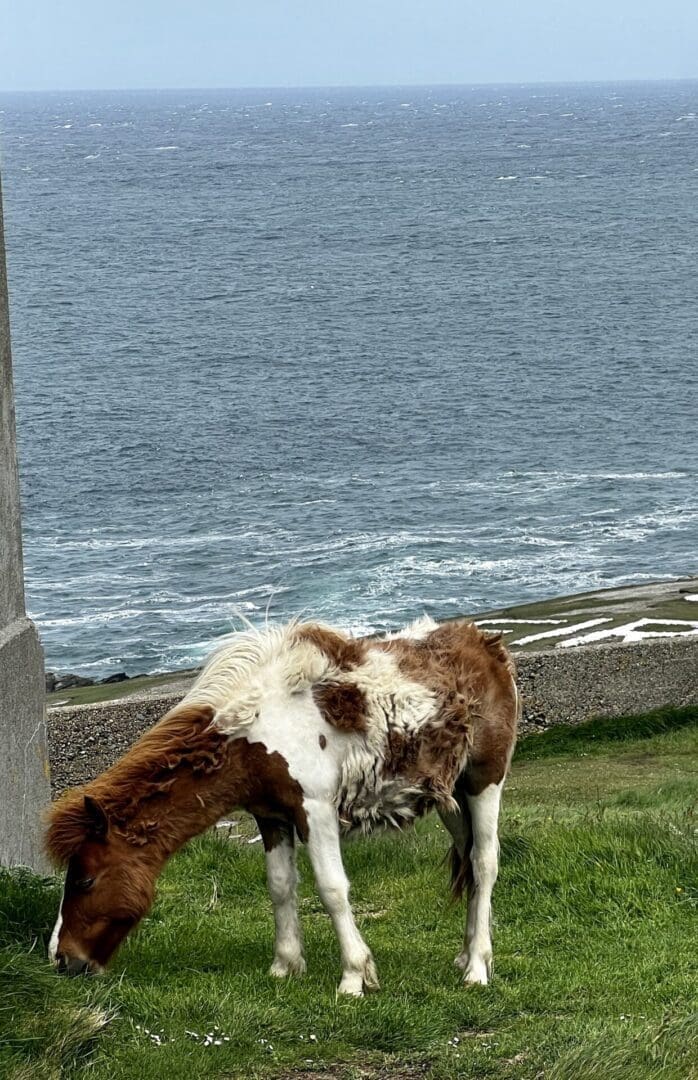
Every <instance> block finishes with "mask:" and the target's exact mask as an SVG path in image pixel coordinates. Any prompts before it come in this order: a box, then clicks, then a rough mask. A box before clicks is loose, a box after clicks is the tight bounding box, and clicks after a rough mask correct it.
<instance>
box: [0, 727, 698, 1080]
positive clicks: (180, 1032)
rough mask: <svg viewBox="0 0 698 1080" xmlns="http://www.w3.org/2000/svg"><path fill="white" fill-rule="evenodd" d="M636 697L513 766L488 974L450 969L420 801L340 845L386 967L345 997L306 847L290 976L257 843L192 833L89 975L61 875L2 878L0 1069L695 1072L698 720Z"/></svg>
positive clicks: (113, 1078)
mask: <svg viewBox="0 0 698 1080" xmlns="http://www.w3.org/2000/svg"><path fill="white" fill-rule="evenodd" d="M673 712H674V714H677V713H678V714H681V715H683V713H682V712H681V711H680V710H679V711H677V710H674V711H673ZM652 716H653V717H654V718H650V719H647V718H644V719H643V721H642V724H641V725H638V724H637V722H636V720H633V721H632V722H631V721H628V723H629V724H631V726H632V730H633V735H632V736H630V735H627V737H626V734H623V735H622V737H618V734H617V733H618V732H619V731H621V730H623V731H624V732H625V731H626V729H625V728H624V726H623V725H620V726H618V723H617V722H614V725H615V728H612V729H608V731H607V734H608V736H609V737H608V738H605V739H603V740H602V739H601V738H600V737H599V729H598V728H595V729H593V731H592V734H593V739H592V740H591V743H590V744H588V745H592V746H593V748H594V749H593V753H591V752H587V751H586V750H584V749H582V746H583V744H582V743H581V742H580V741H579V737H578V735H577V734H576V733H575V732H574V731H569V729H568V735H569V737H570V739H569V748H568V750H567V752H565V751H564V749H563V747H562V745H561V744H560V742H559V741H558V742H557V743H556V746H555V750H554V753H551V754H550V755H549V756H543V757H541V758H540V759H536V758H530V759H526V758H524V759H523V760H518V761H515V763H514V767H513V771H512V777H511V782H510V785H509V791H508V793H507V796H506V798H505V806H504V813H503V822H502V830H501V833H502V861H501V872H500V879H499V882H498V885H497V888H496V890H495V898H494V912H495V926H494V941H495V962H496V967H495V975H494V979H493V981H492V983H491V985H490V986H488V987H486V988H472V989H465V988H464V987H463V986H462V984H461V982H460V977H459V974H458V973H457V972H456V970H455V969H454V967H453V964H452V961H453V957H454V956H455V954H456V953H457V952H458V951H459V949H460V943H461V940H462V935H463V912H462V910H461V909H460V908H459V907H458V906H457V905H451V904H450V903H449V900H448V896H447V888H446V871H445V869H444V867H443V866H441V865H440V864H441V861H442V857H443V855H444V854H445V852H446V850H447V848H448V837H447V835H446V833H445V831H444V829H443V827H442V826H441V825H440V823H439V821H438V820H437V819H435V818H431V819H428V820H425V821H423V822H420V823H419V824H418V826H417V827H416V828H415V829H414V830H412V831H411V832H409V833H406V834H404V835H397V836H394V835H384V836H378V837H374V838H371V839H368V840H358V841H356V842H354V843H351V844H348V845H347V846H346V848H345V863H346V868H347V872H348V875H349V877H350V879H351V881H352V901H353V906H354V910H355V913H356V917H357V922H358V924H359V926H360V928H361V931H362V933H363V934H364V935H365V937H366V939H367V941H368V942H369V944H370V945H371V947H372V949H373V950H374V953H375V955H376V960H377V963H378V969H379V974H380V977H381V984H382V991H381V993H379V994H377V995H372V996H370V997H367V998H366V999H364V1000H359V1001H355V1000H345V999H342V998H338V997H337V996H336V987H337V983H338V980H339V950H338V947H337V942H336V939H335V936H334V934H333V932H332V929H331V926H330V924H329V920H328V919H327V917H326V915H325V914H324V912H323V910H322V906H321V904H320V902H319V900H318V898H317V896H316V894H315V891H314V889H313V887H312V881H311V874H310V869H309V866H308V863H307V860H306V858H305V855H304V853H301V858H300V869H301V875H302V884H301V889H300V911H301V920H302V923H303V928H304V933H305V939H306V956H307V961H308V974H307V976H306V977H305V978H303V979H294V980H290V981H286V982H278V981H276V980H274V979H272V978H271V977H270V976H269V975H268V974H267V969H268V965H269V962H270V959H271V952H272V942H273V919H272V914H271V908H270V904H269V901H268V898H267V894H266V883H265V875H264V860H263V858H262V857H261V852H260V850H259V846H258V845H253V846H248V845H247V844H245V843H242V844H240V843H235V842H233V841H230V840H228V839H226V838H224V837H223V836H221V835H220V834H218V833H211V834H208V835H206V836H203V837H200V838H198V839H197V840H195V841H193V842H192V843H191V844H189V845H188V846H187V847H186V848H185V849H184V850H183V851H182V852H181V853H180V854H179V855H178V856H177V857H176V858H175V859H173V860H172V861H171V862H170V863H169V864H168V866H167V868H166V871H165V873H164V874H163V876H162V878H161V881H160V887H159V895H158V900H157V903H156V905H155V907H154V909H153V911H152V912H151V914H150V916H149V917H148V918H147V920H145V922H144V924H143V926H142V927H141V929H140V931H139V932H138V933H137V934H136V935H134V936H133V937H132V938H131V939H130V940H129V941H128V942H127V943H126V945H125V946H124V948H123V950H122V951H121V953H120V954H119V955H118V957H117V959H116V962H115V964H114V966H113V969H112V971H111V973H110V974H108V975H107V976H106V977H104V978H103V979H75V980H65V979H61V978H60V977H58V976H56V975H54V973H53V972H52V971H51V970H50V969H49V967H48V965H47V964H46V961H45V952H44V949H45V942H46V939H47V938H48V934H49V932H50V928H51V925H52V923H53V919H54V917H55V909H56V908H57V905H58V896H59V887H58V885H57V883H56V882H54V881H52V880H41V879H37V878H32V877H31V875H28V874H24V873H8V872H5V873H3V874H2V875H0V971H1V972H2V974H0V1076H2V1077H3V1078H4V1077H5V1076H7V1077H8V1078H11V1080H29V1078H30V1077H31V1078H32V1080H33V1078H35V1077H38V1078H39V1080H44V1078H50V1080H54V1078H55V1080H63V1078H64V1077H65V1078H70V1080H73V1078H75V1080H87V1078H88V1077H89V1078H90V1080H132V1078H134V1077H138V1080H161V1078H162V1077H167V1078H168V1080H179V1078H181V1080H191V1078H192V1077H197V1078H199V1077H201V1078H216V1080H223V1078H225V1080H233V1078H237V1077H244V1078H246V1080H262V1078H277V1080H281V1078H285V1080H289V1078H295V1077H297V1078H299V1080H300V1078H301V1077H303V1076H306V1077H307V1078H308V1080H332V1078H343V1080H355V1078H358V1077H361V1078H362V1080H387V1078H388V1077H392V1078H403V1080H407V1078H410V1080H411V1078H413V1077H430V1078H433V1080H447V1078H453V1077H463V1078H465V1077H475V1076H477V1077H482V1078H488V1080H490V1078H491V1080H532V1078H534V1077H544V1078H545V1080H573V1078H574V1080H581V1078H585V1080H586V1078H587V1077H588V1078H590V1080H595V1078H597V1077H598V1078H599V1080H601V1077H602V1076H603V1078H604V1080H607V1078H608V1080H654V1078H658V1080H695V1077H696V1073H695V1063H696V1060H697V1059H698V1058H697V1051H698V1047H697V1046H696V1039H697V1037H698V1035H697V1030H698V1029H696V1027H695V1026H694V1025H695V1017H694V1015H693V1014H694V1013H695V985H696V975H697V974H698V972H697V962H696V956H697V950H696V939H695V923H696V906H697V903H698V855H697V852H696V819H695V809H694V807H693V802H694V799H695V790H696V785H695V783H691V782H690V781H691V777H692V776H694V774H695V770H696V768H698V766H697V764H696V758H697V756H698V755H696V747H697V742H698V738H697V734H698V729H697V728H696V727H695V726H693V727H691V726H689V724H688V721H686V723H684V722H683V720H682V721H681V722H680V723H679V722H675V721H676V715H674V718H673V719H671V718H669V720H668V721H667V722H664V721H662V723H663V724H664V726H663V727H661V728H658V726H657V718H656V714H652ZM627 730H628V731H629V730H630V728H628V729H627ZM614 731H615V734H614ZM642 732H645V733H646V734H644V735H643V734H642ZM541 738H544V736H537V737H536V739H541ZM691 1070H693V1071H691Z"/></svg>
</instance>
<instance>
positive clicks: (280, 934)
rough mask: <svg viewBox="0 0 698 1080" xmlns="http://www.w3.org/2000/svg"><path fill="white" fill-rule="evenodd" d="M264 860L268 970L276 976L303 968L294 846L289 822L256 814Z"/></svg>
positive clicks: (300, 973)
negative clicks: (271, 928)
mask: <svg viewBox="0 0 698 1080" xmlns="http://www.w3.org/2000/svg"><path fill="white" fill-rule="evenodd" d="M256 820H257V825H258V826H259V831H260V833H261V834H262V840H263V842H264V850H265V855H266V863H267V884H268V886H269V895H270V896H271V902H272V904H273V905H274V923H275V925H276V938H275V942H274V960H273V962H272V965H271V968H270V973H271V974H272V975H276V976H277V978H284V977H285V976H286V975H302V974H303V972H304V971H305V960H304V959H303V939H302V936H301V929H300V924H299V922H298V904H297V899H296V886H297V884H298V872H297V870H296V849H295V844H294V840H295V836H294V831H293V825H291V824H290V823H287V822H282V821H276V820H272V819H270V818H259V817H258V818H257V819H256Z"/></svg>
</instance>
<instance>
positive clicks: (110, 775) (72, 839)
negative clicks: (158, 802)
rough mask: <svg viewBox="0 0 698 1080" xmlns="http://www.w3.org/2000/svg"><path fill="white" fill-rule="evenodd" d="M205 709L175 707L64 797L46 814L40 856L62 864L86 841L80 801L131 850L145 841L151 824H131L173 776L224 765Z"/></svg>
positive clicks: (220, 738) (221, 738)
mask: <svg viewBox="0 0 698 1080" xmlns="http://www.w3.org/2000/svg"><path fill="white" fill-rule="evenodd" d="M212 719H213V710H212V709H211V708H210V707H208V706H206V705H198V706H197V705H182V704H180V705H178V706H176V708H174V709H173V710H172V711H171V712H169V713H168V714H167V715H166V716H164V717H163V719H162V720H161V721H160V722H159V723H158V724H156V725H155V727H153V728H151V729H150V730H149V731H146V732H145V734H143V735H142V736H141V738H140V739H138V741H137V742H136V743H134V745H133V746H132V747H131V749H130V750H128V751H127V752H126V754H124V756H123V757H122V758H120V759H119V761H117V762H116V764H115V765H112V767H111V768H110V769H107V770H106V772H104V773H102V774H101V775H100V776H98V777H97V778H96V780H92V781H91V782H90V783H88V784H84V785H83V786H82V787H79V788H74V789H72V790H71V791H67V792H66V793H65V794H64V795H62V796H61V797H60V798H59V799H57V800H56V802H54V803H53V804H52V805H51V806H50V807H49V810H48V813H47V825H48V828H47V832H46V840H45V846H46V851H47V853H48V855H49V857H50V858H51V860H52V861H53V862H55V863H58V864H62V863H66V862H67V861H68V860H69V859H70V857H71V855H74V854H75V853H76V852H77V851H78V849H79V848H80V847H81V846H82V844H84V843H85V841H86V840H87V839H88V838H89V836H90V816H89V814H88V813H87V811H86V809H85V796H86V795H88V796H90V797H91V798H92V799H94V800H95V802H97V803H98V804H99V806H100V807H101V808H102V809H103V810H104V812H105V813H106V814H107V816H108V818H109V820H110V822H111V823H112V824H113V825H115V826H116V828H117V829H118V830H119V831H121V833H122V835H123V836H124V837H125V839H127V840H129V842H130V843H133V844H137V845H139V844H144V843H146V842H147V840H148V829H149V827H151V828H152V827H154V826H153V823H152V822H148V821H145V820H139V821H138V823H137V825H134V821H135V819H136V818H137V817H138V816H139V813H140V811H142V809H143V806H144V804H147V803H150V804H151V805H153V804H152V802H151V800H154V799H157V797H158V796H163V795H166V794H167V792H168V791H169V789H170V788H171V787H172V784H173V783H174V782H175V779H176V774H177V772H178V771H179V770H182V769H189V770H191V772H192V773H212V772H216V771H217V770H218V769H220V768H221V767H222V765H223V762H224V759H225V744H226V742H227V739H226V736H225V735H224V734H223V733H222V732H220V731H217V730H216V729H215V728H212V726H211V721H212Z"/></svg>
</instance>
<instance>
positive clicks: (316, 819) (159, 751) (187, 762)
mask: <svg viewBox="0 0 698 1080" xmlns="http://www.w3.org/2000/svg"><path fill="white" fill-rule="evenodd" d="M518 716H519V697H518V694H517V689H516V678H515V669H514V664H513V661H512V659H511V657H510V656H509V654H508V652H507V651H506V649H505V648H504V646H503V644H502V641H501V637H498V636H492V635H487V634H485V633H483V632H481V631H480V630H479V629H478V628H477V627H476V626H475V625H474V624H472V623H467V622H447V623H444V624H441V625H438V624H437V623H435V622H433V621H432V620H431V619H430V618H427V617H425V618H422V619H420V620H417V622H415V623H413V624H411V625H410V626H408V627H407V628H406V629H405V630H403V631H401V632H399V633H396V634H388V635H386V636H384V637H382V638H380V639H374V638H355V637H352V636H350V635H349V634H346V633H343V632H341V631H339V630H335V629H332V628H331V627H329V626H326V625H324V624H321V623H314V622H299V621H294V622H291V623H288V624H286V625H283V626H280V627H267V628H265V629H264V630H261V631H254V630H250V631H244V632H240V633H237V634H233V635H230V637H228V638H227V639H226V640H225V641H224V643H223V644H222V645H221V647H220V648H219V649H218V650H217V651H216V652H215V653H214V654H213V655H212V656H211V658H210V659H209V661H208V663H207V664H206V666H205V667H204V669H203V670H202V672H201V674H200V675H199V677H198V678H197V680H196V682H195V683H194V684H193V686H192V688H191V690H190V691H189V692H188V693H187V695H186V696H185V697H184V698H183V699H182V701H181V702H180V703H179V704H177V705H176V706H175V707H174V708H173V709H171V710H170V711H169V712H168V713H167V714H166V715H165V716H164V717H163V719H162V720H161V721H160V722H159V723H158V724H156V725H155V727H153V728H151V729H150V730H149V731H147V732H146V733H145V734H144V735H143V736H142V737H141V738H140V739H139V740H138V741H137V742H136V743H135V744H134V745H133V746H132V747H131V749H130V750H128V752H127V753H126V754H125V755H124V756H123V757H122V758H121V759H120V760H119V761H117V762H116V764H115V765H113V766H112V767H111V768H109V769H107V770H106V771H105V772H104V773H102V774H101V775H100V776H98V777H97V778H96V779H95V780H93V781H91V782H90V783H87V784H85V785H83V786H82V787H80V788H77V789H74V790H71V791H68V792H66V793H65V794H64V795H63V796H62V797H61V798H59V799H58V800H57V801H56V802H55V803H54V804H53V805H52V806H51V807H50V809H49V812H48V828H47V834H46V848H47V851H48V854H49V855H50V857H51V858H52V859H53V861H54V862H55V863H58V864H62V865H67V871H66V875H65V885H64V890H63V896H62V900H61V904H60V909H59V912H58V917H57V920H56V925H55V928H54V930H53V934H52V936H51V940H50V944H49V957H50V959H51V961H52V962H53V963H54V965H55V966H56V967H57V968H58V970H59V971H65V972H67V973H70V974H77V973H82V972H100V971H102V970H103V969H104V967H105V965H106V964H107V962H108V961H109V959H110V957H111V956H112V954H113V953H114V952H115V951H116V949H117V947H118V946H119V944H120V943H121V942H122V941H123V939H124V938H125V937H126V935H127V934H128V933H129V931H131V930H132V929H133V928H134V927H135V926H136V924H137V923H138V922H139V921H140V920H141V919H142V918H143V917H144V916H145V915H146V914H147V912H148V911H149V909H150V906H151V904H152V902H153V898H154V893H155V882H156V879H157V877H158V875H159V873H160V871H161V870H162V868H163V866H164V865H165V863H166V862H167V860H168V859H169V858H170V856H171V855H172V854H173V853H174V852H176V851H177V850H178V848H180V847H181V846H182V845H183V844H185V843H186V842H187V841H188V840H190V839H191V838H192V837H194V836H196V835H197V834H199V833H201V832H203V831H204V830H205V829H207V828H209V827H210V826H212V825H214V824H215V822H216V821H217V820H219V819H220V818H221V817H222V816H224V815H227V814H229V813H230V812H231V810H235V809H243V810H246V811H248V812H249V813H250V814H252V815H254V817H255V819H256V821H257V825H258V827H259V832H260V834H261V837H262V840H263V846H264V851H265V859H266V871H267V880H268V886H269V892H270V894H271V900H272V905H273V909H274V920H275V929H276V934H275V946H274V956H273V962H272V965H271V974H272V975H275V976H278V977H285V976H288V975H296V974H301V973H302V972H304V971H305V960H304V956H303V943H302V936H301V929H300V925H299V920H298V912H297V903H296V885H297V874H296V865H295V854H296V842H297V841H300V842H301V843H303V844H304V845H306V847H307V851H308V855H309V858H310V862H311V865H312V869H313V873H314V876H315V879H316V883H317V888H318V891H319V893H320V897H321V899H322V901H323V904H324V906H325V908H326V910H327V912H328V914H329V916H330V918H331V920H332V923H333V925H334V929H335V932H336V934H337V937H338V939H339V945H340V951H341V965H342V974H341V981H340V983H339V993H342V994H350V995H354V996H361V995H362V994H363V993H364V991H368V990H376V989H378V977H377V973H376V967H375V963H374V960H373V956H372V954H371V951H370V949H369V947H368V945H367V944H366V942H365V941H364V939H363V938H362V936H361V934H360V933H359V930H358V928H357V926H356V923H355V921H354V917H353V913H352V909H351V906H350V903H349V883H348V880H347V877H346V874H345V872H344V867H343V863H342V853H341V839H342V837H343V836H347V835H350V834H356V833H359V834H361V833H370V832H372V831H373V830H375V829H378V828H381V827H394V828H402V827H403V826H406V825H409V824H410V823H411V822H413V821H414V820H415V819H416V818H419V817H421V816H422V815H423V814H425V813H426V812H427V811H428V810H430V809H432V808H435V809H436V810H437V811H438V813H439V814H440V816H441V819H442V821H443V823H444V825H445V826H446V828H447V830H448V832H449V833H450V835H451V839H452V845H451V849H450V867H451V889H452V892H453V894H454V895H455V896H456V897H457V898H460V897H462V896H463V894H464V893H465V894H467V901H468V907H467V921H466V927H465V938H464V943H463V948H462V950H461V952H460V953H459V955H458V956H457V957H456V961H455V962H456V965H457V966H458V967H459V968H460V969H461V970H462V972H463V980H464V982H465V983H468V984H482V985H485V984H486V983H487V981H488V978H489V977H490V974H491V968H492V942H491V936H490V907H491V895H492V889H493V886H494V883H495V880H496V877H497V869H498V851H499V848H498V839H497V822H498V814H499V806H500V798H501V793H502V787H503V784H504V779H505V776H506V773H507V770H508V767H509V763H510V760H511V755H512V752H513V748H514V742H515V738H516V729H517V723H518Z"/></svg>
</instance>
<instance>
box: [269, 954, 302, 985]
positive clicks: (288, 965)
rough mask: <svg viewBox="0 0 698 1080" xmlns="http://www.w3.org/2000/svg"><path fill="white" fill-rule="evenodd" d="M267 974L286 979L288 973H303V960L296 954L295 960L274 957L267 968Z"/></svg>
mask: <svg viewBox="0 0 698 1080" xmlns="http://www.w3.org/2000/svg"><path fill="white" fill-rule="evenodd" d="M269 974H270V975H273V976H274V978H275V979H287V978H288V977H289V976H290V975H305V960H304V958H303V957H302V956H298V957H297V958H296V959H295V960H281V959H279V958H277V959H275V960H274V962H273V963H272V965H271V967H270V968H269Z"/></svg>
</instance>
